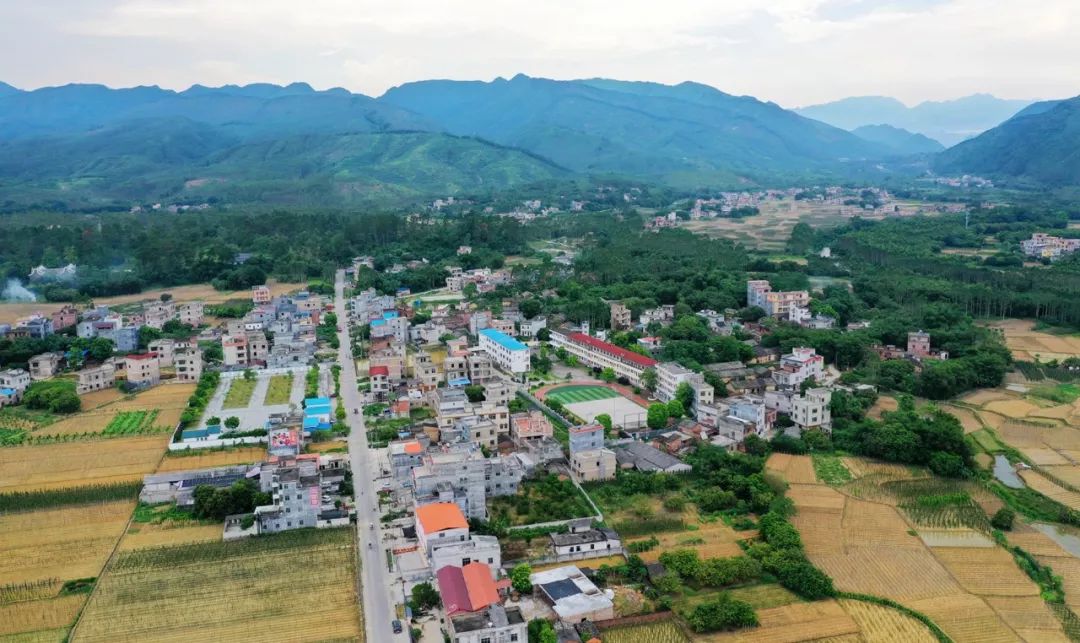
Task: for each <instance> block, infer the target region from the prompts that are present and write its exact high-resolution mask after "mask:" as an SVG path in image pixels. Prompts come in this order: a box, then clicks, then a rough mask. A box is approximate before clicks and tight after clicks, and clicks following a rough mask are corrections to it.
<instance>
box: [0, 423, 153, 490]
mask: <svg viewBox="0 0 1080 643" xmlns="http://www.w3.org/2000/svg"><path fill="white" fill-rule="evenodd" d="M169 439H170V438H169V435H168V434H162V435H151V436H139V437H133V438H112V439H108V440H94V441H90V442H64V443H57V444H44V445H32V446H19V447H9V448H5V449H0V493H6V492H12V491H32V490H38V489H55V488H59V487H72V486H83V485H86V486H89V485H97V484H108V483H113V482H131V481H133V480H142V477H143V475H145V474H147V473H153V471H154V470H155V469H157V465H158V462H160V460H161V456H162V454H163V453H164V452H165V448H166V445H168V443H169Z"/></svg>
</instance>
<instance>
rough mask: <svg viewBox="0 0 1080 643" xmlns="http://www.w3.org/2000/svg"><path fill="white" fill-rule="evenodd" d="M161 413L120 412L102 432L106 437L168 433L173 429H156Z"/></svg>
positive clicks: (155, 410) (154, 411)
mask: <svg viewBox="0 0 1080 643" xmlns="http://www.w3.org/2000/svg"><path fill="white" fill-rule="evenodd" d="M158 413H159V411H158V410H157V409H154V410H152V411H120V412H119V413H117V414H116V415H115V416H114V417H113V419H111V420H109V423H108V424H107V425H106V426H105V430H104V431H102V433H104V434H105V435H141V434H144V433H149V432H154V431H157V430H165V431H168V430H170V429H171V428H172V427H162V428H155V426H154V422H155V421H157V416H158Z"/></svg>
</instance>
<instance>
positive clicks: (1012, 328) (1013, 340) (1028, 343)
mask: <svg viewBox="0 0 1080 643" xmlns="http://www.w3.org/2000/svg"><path fill="white" fill-rule="evenodd" d="M990 326H991V327H993V328H1000V329H1001V330H1002V331H1003V332H1004V333H1005V345H1006V346H1007V347H1008V348H1009V350H1010V351H1012V354H1013V358H1015V359H1018V360H1024V361H1029V362H1030V361H1034V360H1035V357H1036V356H1038V357H1039V358H1040V359H1042V360H1050V359H1066V358H1068V357H1074V356H1077V355H1080V337H1075V336H1069V335H1053V334H1050V333H1044V332H1041V331H1037V330H1035V322H1034V321H1032V320H1029V319H1006V320H1004V321H1000V322H995V323H993V324H990Z"/></svg>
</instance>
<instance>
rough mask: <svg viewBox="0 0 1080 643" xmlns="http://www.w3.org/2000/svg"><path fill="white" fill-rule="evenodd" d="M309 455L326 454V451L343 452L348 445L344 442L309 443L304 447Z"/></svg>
mask: <svg viewBox="0 0 1080 643" xmlns="http://www.w3.org/2000/svg"><path fill="white" fill-rule="evenodd" d="M304 446H305V447H306V448H307V450H308V451H309V452H311V453H326V452H328V451H345V450H348V448H349V443H348V442H345V441H344V440H329V441H327V442H309V443H307V444H306V445H304Z"/></svg>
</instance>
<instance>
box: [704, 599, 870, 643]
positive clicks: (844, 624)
mask: <svg viewBox="0 0 1080 643" xmlns="http://www.w3.org/2000/svg"><path fill="white" fill-rule="evenodd" d="M757 616H758V621H759V622H760V625H759V626H758V627H756V628H754V629H749V630H741V631H738V632H726V633H720V634H706V635H698V636H697V640H701V641H738V642H740V643H741V642H747V643H750V642H755V643H757V642H762V643H765V642H767V643H795V642H797V641H813V640H817V639H827V638H830V637H835V636H844V635H848V634H850V635H857V634H858V633H859V625H858V624H857V623H856V622H855V619H854V618H852V616H851V615H850V614H848V612H847V611H846V610H845V609H844V608H843V607H841V606H840V603H838V602H836V601H816V602H813V603H794V604H792V605H785V606H783V607H773V608H770V609H763V610H758V612H757Z"/></svg>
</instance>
